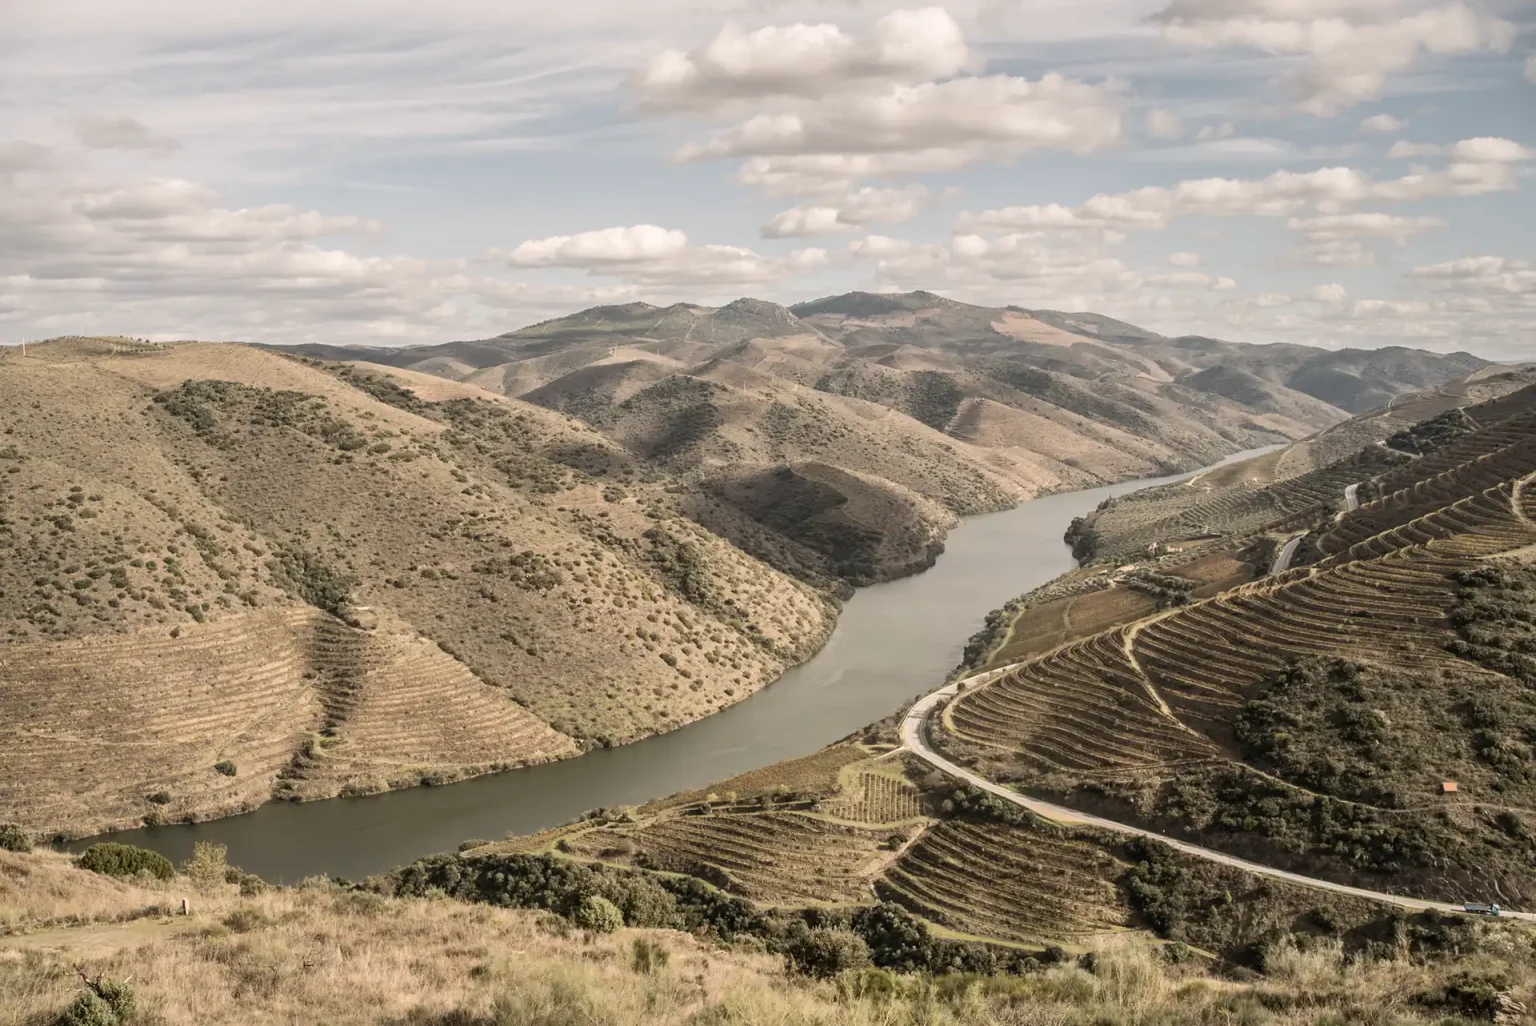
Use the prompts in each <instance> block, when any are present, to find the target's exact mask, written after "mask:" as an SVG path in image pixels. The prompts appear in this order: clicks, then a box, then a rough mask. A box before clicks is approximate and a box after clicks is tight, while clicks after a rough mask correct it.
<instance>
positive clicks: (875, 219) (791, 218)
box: [762, 185, 928, 239]
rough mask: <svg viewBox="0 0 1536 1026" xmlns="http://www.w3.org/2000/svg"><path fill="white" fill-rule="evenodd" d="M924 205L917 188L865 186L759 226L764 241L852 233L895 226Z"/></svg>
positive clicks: (925, 199)
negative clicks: (869, 228)
mask: <svg viewBox="0 0 1536 1026" xmlns="http://www.w3.org/2000/svg"><path fill="white" fill-rule="evenodd" d="M927 202H928V190H927V189H926V188H924V187H923V186H921V185H914V186H909V187H907V188H905V189H876V188H873V187H870V186H866V187H864V188H862V189H859V190H857V191H855V192H850V193H848V194H847V195H846V196H843V197H842V198H841V199H840V200H839V201H838V202H837V203H835V204H832V205H817V204H802V205H801V206H797V207H791V208H790V209H788V210H785V211H781V212H780V213H778V214H776V215H774V217H773V220H771V221H769V222H768V223H767V224H765V225H763V229H762V235H763V238H765V239H784V238H793V237H796V236H805V235H833V234H836V233H839V232H855V231H859V230H861V229H863V228H865V227H866V226H868V225H871V224H877V223H885V224H896V223H900V222H902V221H910V220H911V219H912V218H914V217H916V216H917V215H918V214H919V213H920V212H921V211H922V209H923V207H924V206H925V205H926V204H927Z"/></svg>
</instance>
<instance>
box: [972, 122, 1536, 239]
mask: <svg viewBox="0 0 1536 1026" xmlns="http://www.w3.org/2000/svg"><path fill="white" fill-rule="evenodd" d="M1492 142H1495V141H1492V140H1467V141H1465V142H1463V143H1457V144H1456V145H1455V146H1453V147H1451V148H1450V152H1457V151H1458V149H1459V148H1462V147H1466V150H1465V152H1468V153H1472V154H1475V155H1482V156H1484V157H1488V156H1494V155H1502V156H1503V157H1505V158H1508V157H1509V156H1510V154H1511V151H1510V150H1509V149H1508V148H1507V147H1504V146H1496V145H1491V143H1492ZM1496 142H1499V143H1505V142H1507V140H1497V141H1496ZM1469 144H1474V145H1469ZM1516 185H1517V181H1516V176H1515V174H1514V172H1513V171H1512V170H1511V168H1510V166H1509V164H1508V163H1507V162H1494V161H1491V160H1489V161H1486V162H1483V163H1471V162H1459V163H1453V164H1451V165H1450V166H1449V167H1447V168H1446V169H1445V170H1443V171H1435V172H1423V173H1415V174H1409V175H1405V176H1403V177H1401V178H1396V179H1389V180H1387V181H1372V180H1371V179H1370V178H1368V177H1366V176H1365V175H1364V174H1363V173H1362V172H1360V171H1357V170H1355V169H1353V168H1348V167H1329V168H1321V169H1319V170H1317V171H1308V172H1301V173H1297V172H1292V171H1276V172H1275V173H1273V174H1271V175H1269V176H1267V177H1265V178H1260V179H1240V178H1202V179H1192V180H1187V181H1182V182H1178V183H1177V184H1175V185H1173V186H1169V187H1164V186H1147V187H1145V188H1141V189H1134V190H1132V191H1130V192H1125V193H1118V194H1100V195H1097V196H1094V197H1092V198H1091V199H1089V200H1087V201H1086V202H1084V203H1082V204H1081V205H1079V206H1076V207H1065V206H1062V205H1060V204H1055V203H1052V204H1047V205H1043V206H1042V205H1035V206H1017V207H1005V208H1002V209H997V210H987V211H983V212H982V213H979V214H975V213H970V212H966V213H963V214H961V215H960V219H959V224H958V227H959V228H960V229H961V230H963V231H1017V230H1023V229H1028V228H1060V229H1103V228H1164V227H1166V226H1167V225H1169V224H1170V223H1172V221H1173V220H1174V219H1176V218H1179V217H1191V216H1192V217H1240V216H1247V217H1286V216H1289V215H1292V214H1296V213H1299V212H1300V211H1302V210H1303V209H1305V208H1307V207H1309V206H1310V207H1312V208H1314V209H1315V210H1317V211H1318V213H1320V214H1325V215H1326V214H1337V213H1341V212H1342V208H1345V207H1348V206H1350V205H1352V204H1355V203H1360V202H1364V201H1367V200H1373V199H1374V200H1391V201H1397V202H1406V201H1412V200H1421V199H1432V198H1439V197H1450V196H1477V195H1482V194H1484V193H1490V192H1500V191H1506V190H1511V189H1514V188H1515V187H1516Z"/></svg>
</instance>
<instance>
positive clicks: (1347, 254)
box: [1286, 212, 1445, 267]
mask: <svg viewBox="0 0 1536 1026" xmlns="http://www.w3.org/2000/svg"><path fill="white" fill-rule="evenodd" d="M1444 225H1445V222H1444V221H1442V220H1440V219H1439V218H1436V217H1398V216H1395V215H1392V214H1381V213H1374V212H1370V213H1368V212H1359V213H1352V214H1324V215H1321V216H1318V217H1308V218H1299V217H1293V218H1291V219H1290V220H1289V221H1287V222H1286V227H1287V228H1289V229H1290V230H1291V231H1293V232H1296V233H1298V234H1299V235H1300V236H1301V237H1302V238H1303V239H1304V240H1305V241H1306V243H1307V246H1306V249H1305V257H1306V260H1307V262H1308V263H1313V264H1318V265H1321V266H1331V267H1338V266H1353V267H1364V266H1370V265H1372V264H1374V263H1376V252H1375V250H1373V249H1371V248H1370V247H1369V246H1367V245H1366V240H1373V239H1381V240H1386V241H1388V242H1393V243H1396V244H1397V245H1399V246H1402V245H1405V244H1407V242H1408V241H1409V240H1410V239H1412V238H1413V237H1414V236H1416V235H1419V234H1421V233H1423V232H1426V231H1428V230H1430V229H1431V228H1441V227H1444Z"/></svg>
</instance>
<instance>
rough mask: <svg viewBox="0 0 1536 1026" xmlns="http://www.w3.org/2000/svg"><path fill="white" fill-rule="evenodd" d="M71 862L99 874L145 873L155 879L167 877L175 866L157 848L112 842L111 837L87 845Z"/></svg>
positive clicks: (131, 874)
mask: <svg viewBox="0 0 1536 1026" xmlns="http://www.w3.org/2000/svg"><path fill="white" fill-rule="evenodd" d="M75 864H76V865H77V866H79V867H80V868H81V869H89V870H90V871H91V872H93V873H100V874H102V875H103V876H138V875H139V874H140V873H148V874H149V875H150V876H153V877H155V878H157V879H160V880H169V879H170V878H171V877H173V876H175V875H176V867H175V866H173V865H171V860H170V859H168V858H166V857H165V856H164V855H161V854H160V853H159V852H157V851H150V850H148V849H147V848H135V847H134V846H133V845H131V844H114V843H112V842H111V841H105V842H103V843H101V844H93V845H91V846H90V847H89V848H87V849H85V851H83V852H81V853H80V857H79V858H78V859H76V860H75Z"/></svg>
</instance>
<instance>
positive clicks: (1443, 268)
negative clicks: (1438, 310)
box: [1408, 256, 1536, 300]
mask: <svg viewBox="0 0 1536 1026" xmlns="http://www.w3.org/2000/svg"><path fill="white" fill-rule="evenodd" d="M1408 277H1409V278H1413V279H1416V280H1418V281H1422V282H1424V283H1426V284H1427V285H1428V286H1429V287H1431V288H1443V289H1455V290H1461V289H1471V290H1475V291H1478V292H1484V293H1490V294H1494V295H1499V296H1508V297H1520V298H1523V299H1528V300H1536V268H1533V267H1532V266H1531V264H1530V262H1529V261H1526V260H1511V259H1509V258H1507V257H1500V256H1477V257H1462V258H1461V259H1459V260H1449V261H1446V262H1444V263H1439V264H1427V265H1424V266H1422V267H1415V268H1414V269H1413V270H1411V271H1409V272H1408Z"/></svg>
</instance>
